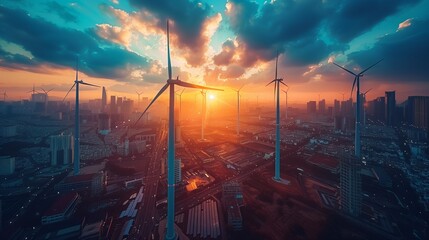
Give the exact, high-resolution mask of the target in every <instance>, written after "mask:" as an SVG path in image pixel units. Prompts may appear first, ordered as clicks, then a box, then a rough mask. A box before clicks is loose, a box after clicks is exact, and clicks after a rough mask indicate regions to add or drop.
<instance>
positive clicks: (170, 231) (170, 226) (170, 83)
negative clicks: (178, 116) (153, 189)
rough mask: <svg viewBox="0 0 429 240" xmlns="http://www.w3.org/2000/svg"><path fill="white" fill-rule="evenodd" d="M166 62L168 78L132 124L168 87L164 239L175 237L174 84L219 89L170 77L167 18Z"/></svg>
mask: <svg viewBox="0 0 429 240" xmlns="http://www.w3.org/2000/svg"><path fill="white" fill-rule="evenodd" d="M167 64H168V79H167V83H166V84H165V85H164V86H163V87H162V88H161V90H159V92H158V93H157V94H156V96H155V97H154V98H153V99H152V101H151V102H150V103H149V105H148V106H147V107H146V109H145V110H144V111H143V113H142V114H141V115H140V117H139V118H138V119H137V121H136V123H135V124H134V126H135V125H136V124H137V122H138V121H139V120H140V119H141V118H142V117H143V115H144V114H145V113H146V111H147V110H148V109H149V107H150V106H151V105H152V104H153V103H154V102H155V101H156V100H157V99H158V97H159V96H160V95H161V94H162V93H163V92H164V91H165V90H167V88H168V87H170V95H169V111H168V160H167V186H168V187H167V188H168V190H167V233H166V236H165V238H166V239H176V237H177V234H176V233H175V231H174V186H175V184H174V183H175V181H174V160H175V157H176V156H175V146H174V85H179V86H182V87H186V88H198V89H212V90H219V91H222V90H221V89H217V88H210V87H205V86H200V85H196V84H192V83H187V82H183V81H181V80H179V77H177V79H172V78H171V75H172V72H171V71H172V69H171V60H170V32H169V26H168V20H167Z"/></svg>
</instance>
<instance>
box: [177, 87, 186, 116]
mask: <svg viewBox="0 0 429 240" xmlns="http://www.w3.org/2000/svg"><path fill="white" fill-rule="evenodd" d="M185 89H186V88H184V89H182V91H180V90H177V91H176V95H177V96H179V122H180V119H181V116H182V94H183V92H184V91H185ZM178 92H180V93H178Z"/></svg>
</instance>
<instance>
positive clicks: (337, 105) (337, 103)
mask: <svg viewBox="0 0 429 240" xmlns="http://www.w3.org/2000/svg"><path fill="white" fill-rule="evenodd" d="M340 112H341V108H340V101H338V100H337V99H335V100H334V111H333V117H335V116H338V115H340Z"/></svg>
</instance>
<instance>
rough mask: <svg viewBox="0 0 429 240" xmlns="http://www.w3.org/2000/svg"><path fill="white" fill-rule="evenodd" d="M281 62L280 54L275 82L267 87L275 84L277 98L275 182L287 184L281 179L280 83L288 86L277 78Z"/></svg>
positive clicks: (281, 79)
mask: <svg viewBox="0 0 429 240" xmlns="http://www.w3.org/2000/svg"><path fill="white" fill-rule="evenodd" d="M278 60H279V54H278V53H277V57H276V74H275V78H274V80H272V81H271V82H269V83H268V84H267V85H266V86H268V85H270V84H271V83H274V94H275V97H276V152H275V154H276V156H275V163H274V177H273V179H274V181H277V182H283V183H287V181H286V180H284V179H281V178H280V83H281V84H283V85H285V86H287V85H286V84H285V83H284V82H283V78H277V63H278Z"/></svg>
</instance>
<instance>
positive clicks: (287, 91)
mask: <svg viewBox="0 0 429 240" xmlns="http://www.w3.org/2000/svg"><path fill="white" fill-rule="evenodd" d="M282 91H283V92H284V93H285V95H286V112H285V120H286V121H287V92H288V91H289V86H287V89H286V91H285V90H282Z"/></svg>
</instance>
